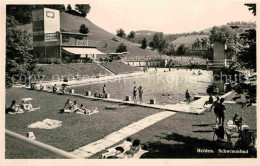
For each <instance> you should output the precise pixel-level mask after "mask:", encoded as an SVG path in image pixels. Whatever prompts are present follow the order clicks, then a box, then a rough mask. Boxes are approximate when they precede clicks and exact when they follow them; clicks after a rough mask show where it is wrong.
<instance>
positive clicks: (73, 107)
mask: <svg viewBox="0 0 260 166" xmlns="http://www.w3.org/2000/svg"><path fill="white" fill-rule="evenodd" d="M78 109H79V106H78V104H77V101H74V104H73V105H72V108H71V110H72V111H73V112H77V110H78Z"/></svg>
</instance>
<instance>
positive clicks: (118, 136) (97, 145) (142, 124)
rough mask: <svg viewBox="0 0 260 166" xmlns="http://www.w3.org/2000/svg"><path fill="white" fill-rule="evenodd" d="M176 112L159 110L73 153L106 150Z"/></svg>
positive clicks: (94, 152)
mask: <svg viewBox="0 0 260 166" xmlns="http://www.w3.org/2000/svg"><path fill="white" fill-rule="evenodd" d="M174 114H176V113H175V112H169V111H163V112H159V113H156V114H153V115H150V116H148V117H145V118H143V119H141V120H139V121H137V122H134V123H132V124H130V125H128V126H126V127H123V128H122V129H120V130H118V131H115V132H113V133H111V134H109V135H107V136H106V137H104V138H102V139H100V140H98V141H95V142H92V143H90V144H88V145H86V146H83V147H80V148H78V149H76V150H74V151H73V152H71V153H72V154H74V155H76V156H79V157H82V158H89V157H91V156H93V155H95V154H97V153H98V152H100V151H102V150H105V149H107V148H109V147H111V146H113V145H115V144H116V143H118V142H119V141H122V140H124V139H126V138H127V137H129V136H131V135H133V134H135V133H137V132H139V131H141V130H143V129H145V128H146V127H149V126H151V125H153V124H154V123H156V122H159V121H161V120H163V119H165V118H167V117H170V116H171V115H174Z"/></svg>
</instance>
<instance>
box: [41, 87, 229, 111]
mask: <svg viewBox="0 0 260 166" xmlns="http://www.w3.org/2000/svg"><path fill="white" fill-rule="evenodd" d="M43 91H45V92H48V93H52V92H51V91H48V90H43ZM231 93H233V92H228V93H226V94H225V95H223V96H220V97H223V98H224V97H226V96H228V95H230V94H231ZM56 94H62V93H61V92H58V93H56ZM64 95H70V96H75V97H81V98H85V99H92V100H100V101H106V102H112V103H119V104H126V105H131V106H140V107H146V108H154V109H161V110H165V111H172V112H182V113H190V114H202V113H203V112H204V111H206V110H207V109H209V108H210V107H211V104H208V105H206V106H205V107H203V105H204V103H205V101H207V100H208V98H209V96H196V97H197V98H199V99H197V100H195V101H192V102H190V103H186V102H182V103H177V104H168V105H159V104H147V103H134V102H133V101H124V100H120V99H113V98H108V99H106V98H97V97H94V96H85V95H83V94H77V93H66V94H64Z"/></svg>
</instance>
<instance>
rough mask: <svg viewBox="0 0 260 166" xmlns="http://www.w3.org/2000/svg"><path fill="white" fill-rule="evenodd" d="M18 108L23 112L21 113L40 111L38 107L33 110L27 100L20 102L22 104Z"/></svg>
mask: <svg viewBox="0 0 260 166" xmlns="http://www.w3.org/2000/svg"><path fill="white" fill-rule="evenodd" d="M20 108H21V109H22V110H23V111H35V110H38V109H40V106H39V107H36V108H33V106H32V104H31V103H30V102H29V101H28V100H27V101H26V100H23V101H22V104H21V106H20Z"/></svg>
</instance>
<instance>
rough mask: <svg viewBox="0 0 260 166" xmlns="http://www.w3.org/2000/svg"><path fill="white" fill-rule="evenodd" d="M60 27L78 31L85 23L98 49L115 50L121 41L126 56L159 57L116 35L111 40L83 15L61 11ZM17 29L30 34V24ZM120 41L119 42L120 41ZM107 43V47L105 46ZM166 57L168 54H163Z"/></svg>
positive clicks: (92, 42)
mask: <svg viewBox="0 0 260 166" xmlns="http://www.w3.org/2000/svg"><path fill="white" fill-rule="evenodd" d="M60 15H61V28H62V29H63V30H65V31H68V32H79V28H80V26H81V25H82V24H85V25H86V26H87V27H88V28H89V34H91V36H90V37H89V45H92V46H97V48H98V50H100V51H102V52H104V53H112V52H116V48H117V47H118V45H119V44H120V43H121V42H123V43H125V44H126V45H127V50H128V52H129V54H127V55H126V56H125V57H126V58H133V57H140V58H142V57H159V54H158V53H157V52H155V51H151V50H148V49H145V50H144V49H141V48H140V45H139V44H137V43H132V42H129V41H127V40H125V39H120V38H119V37H116V38H117V40H118V41H119V42H117V41H114V40H112V38H113V37H115V35H114V34H112V33H109V32H107V31H105V30H104V29H102V28H100V27H98V26H96V25H95V24H93V23H92V22H91V21H90V20H88V19H87V18H84V17H79V16H74V15H71V14H68V13H65V12H61V14H60ZM18 28H19V29H24V30H27V31H28V33H30V34H32V24H26V25H23V26H20V27H18ZM120 41H121V42H120ZM105 45H107V47H105ZM163 57H166V58H167V57H168V56H163Z"/></svg>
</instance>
